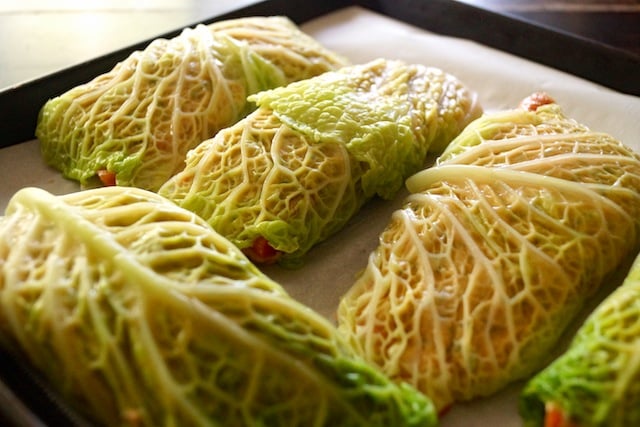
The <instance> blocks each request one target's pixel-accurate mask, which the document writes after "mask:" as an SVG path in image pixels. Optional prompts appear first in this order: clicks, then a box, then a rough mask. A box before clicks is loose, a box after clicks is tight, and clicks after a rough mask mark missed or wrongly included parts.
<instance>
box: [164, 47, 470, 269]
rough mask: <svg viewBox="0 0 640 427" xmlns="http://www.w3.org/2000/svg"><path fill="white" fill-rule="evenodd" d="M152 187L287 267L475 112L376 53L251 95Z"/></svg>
mask: <svg viewBox="0 0 640 427" xmlns="http://www.w3.org/2000/svg"><path fill="white" fill-rule="evenodd" d="M250 99H251V100H252V101H253V102H255V103H256V104H257V105H258V107H259V108H258V109H257V110H256V111H254V112H253V113H251V114H250V115H249V116H247V117H246V118H245V119H243V120H241V121H240V122H238V123H237V124H235V125H234V126H232V127H230V128H227V129H224V130H222V131H221V132H219V133H218V134H217V135H216V136H215V137H214V138H212V139H210V140H208V141H205V142H203V143H202V144H200V145H199V146H198V147H197V148H196V149H194V150H192V151H191V152H190V153H189V155H188V156H187V160H186V167H185V168H184V170H183V171H181V172H180V173H178V174H176V175H175V176H174V177H173V178H171V179H170V180H169V181H168V182H167V183H166V184H165V185H163V186H162V187H161V188H160V190H159V193H160V194H161V195H163V196H165V197H167V198H169V199H171V200H173V201H174V202H176V203H177V204H179V205H180V206H182V207H184V208H187V209H189V210H191V211H193V212H195V213H197V214H198V215H200V216H201V217H203V218H205V219H206V220H207V221H208V222H209V223H210V224H211V225H212V226H213V228H215V229H216V230H217V231H218V232H219V233H221V234H222V235H224V236H225V237H227V238H228V239H229V240H231V241H232V242H233V243H234V244H235V245H237V246H238V247H239V248H241V249H243V250H244V251H245V252H246V253H247V254H248V255H249V256H250V257H251V259H252V260H254V261H256V262H273V261H278V262H280V263H281V264H282V265H286V266H292V265H298V264H300V263H301V262H302V259H303V257H304V255H305V254H306V253H307V252H308V251H309V249H310V248H311V247H313V246H314V245H315V244H317V243H318V242H320V241H322V240H324V239H326V238H327V237H328V236H330V235H331V234H333V233H335V232H336V231H337V230H339V229H340V228H342V227H343V226H344V225H345V223H346V222H347V221H348V220H349V219H350V218H351V217H352V216H353V215H354V214H355V213H356V212H357V211H358V210H359V209H360V208H361V207H362V205H363V204H364V203H365V202H366V201H367V200H369V199H371V198H372V197H374V196H380V197H384V198H391V197H393V196H394V195H395V194H396V193H397V192H398V190H399V189H401V188H402V185H403V182H404V180H405V179H406V178H407V177H408V176H409V175H411V174H412V173H415V172H416V171H418V170H420V169H421V168H422V167H423V166H424V164H425V160H426V157H427V153H428V152H429V151H438V150H440V151H441V150H442V149H443V148H444V147H445V146H446V145H447V144H448V143H449V142H450V140H451V139H453V138H454V137H455V136H456V135H457V134H458V133H459V132H460V131H461V130H462V129H463V128H464V126H465V125H466V124H468V122H469V121H471V120H472V119H473V118H476V117H478V116H479V114H480V107H479V106H478V105H477V103H476V97H475V94H474V93H473V92H472V91H470V90H469V89H468V88H467V87H466V86H465V85H464V84H463V83H462V82H460V81H459V80H458V79H457V78H455V77H454V76H452V75H450V74H447V73H445V72H443V71H442V70H439V69H436V68H433V67H425V66H422V65H412V64H406V63H404V62H401V61H392V60H385V59H377V60H374V61H371V62H368V63H365V64H359V65H354V66H350V67H345V68H342V69H340V70H338V71H333V72H327V73H325V74H322V75H320V76H318V77H314V78H312V79H308V80H303V81H300V82H296V83H292V84H290V85H288V86H286V87H281V88H277V89H273V90H270V91H264V92H260V93H258V94H256V95H253V96H251V97H250Z"/></svg>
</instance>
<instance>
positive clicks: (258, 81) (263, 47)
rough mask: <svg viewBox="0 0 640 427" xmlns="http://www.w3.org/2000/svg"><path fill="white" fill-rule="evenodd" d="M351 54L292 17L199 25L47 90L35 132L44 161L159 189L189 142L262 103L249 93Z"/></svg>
mask: <svg viewBox="0 0 640 427" xmlns="http://www.w3.org/2000/svg"><path fill="white" fill-rule="evenodd" d="M345 64H346V61H345V60H344V59H342V58H340V57H338V56H337V55H335V54H333V53H332V52H330V51H328V50H327V49H325V48H324V47H322V46H321V45H319V44H318V43H317V42H316V41H315V40H313V39H312V38H311V37H309V36H307V35H306V34H304V33H302V32H301V31H300V30H299V29H298V28H297V27H296V26H295V25H294V24H293V23H292V22H291V21H290V20H288V19H287V18H284V17H253V18H242V19H235V20H229V21H222V22H218V23H214V24H211V25H209V26H205V25H198V26H196V27H195V28H187V29H185V30H184V31H183V32H182V33H181V34H180V35H178V36H176V37H175V38H173V39H169V40H167V39H157V40H154V41H153V42H152V43H151V44H150V45H149V46H147V47H146V48H145V49H144V50H142V51H136V52H134V53H132V54H131V55H130V56H129V57H128V58H127V59H125V60H124V61H122V62H121V63H119V64H117V65H116V66H115V67H114V68H113V69H112V70H111V71H110V72H108V73H105V74H103V75H100V76H98V77H96V78H95V79H93V80H92V81H90V82H88V83H86V84H83V85H80V86H77V87H75V88H73V89H71V90H69V91H67V92H65V93H63V94H62V95H60V96H58V97H55V98H53V99H51V100H49V101H48V102H47V103H46V104H45V105H44V106H43V107H42V109H41V111H40V115H39V118H38V124H37V128H36V136H37V137H38V139H39V140H40V142H41V147H42V154H43V156H44V159H45V161H46V162H47V163H48V164H50V165H51V166H53V167H55V168H57V169H59V170H61V171H62V173H63V174H64V175H65V176H66V177H68V178H71V179H74V180H78V181H80V183H81V184H82V185H83V186H85V187H87V186H96V185H97V184H98V183H99V180H98V177H97V175H96V174H97V173H98V172H99V171H104V170H106V171H108V172H109V173H111V174H115V178H116V183H117V184H118V185H132V186H136V187H140V188H144V189H148V190H157V189H158V188H159V187H160V185H162V184H163V183H164V182H165V181H166V180H167V179H168V178H169V177H170V176H172V175H173V174H175V173H176V172H177V171H179V170H180V169H182V167H183V166H184V158H185V155H186V153H187V151H188V150H190V149H191V148H193V147H195V146H196V145H197V144H199V143H200V142H202V141H203V140H205V139H208V138H210V137H211V136H213V135H214V134H215V133H216V132H217V131H218V130H220V129H222V128H224V127H227V126H230V125H231V124H233V123H235V122H236V121H238V120H239V119H240V118H242V117H244V116H245V115H246V114H247V113H249V112H250V111H251V110H252V109H253V108H254V107H253V106H252V105H251V104H249V103H248V102H247V100H246V97H247V96H248V95H249V94H252V93H255V92H258V91H261V90H265V89H270V88H273V87H278V86H282V85H284V84H287V83H290V82H292V81H296V80H300V79H306V78H309V77H312V76H315V75H318V74H320V73H323V72H325V71H328V70H332V69H335V68H338V67H340V66H343V65H345Z"/></svg>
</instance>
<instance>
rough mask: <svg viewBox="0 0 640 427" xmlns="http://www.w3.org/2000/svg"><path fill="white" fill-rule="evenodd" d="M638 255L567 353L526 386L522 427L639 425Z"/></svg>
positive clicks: (523, 398)
mask: <svg viewBox="0 0 640 427" xmlns="http://www.w3.org/2000/svg"><path fill="white" fill-rule="evenodd" d="M639 356H640V256H639V257H637V258H636V260H635V261H634V263H633V265H632V267H631V270H630V272H629V274H628V276H627V277H626V279H625V281H624V282H623V284H622V286H620V287H619V288H617V289H616V290H614V291H613V293H612V294H611V295H609V296H608V297H607V298H606V299H605V300H604V301H603V302H602V303H601V304H600V305H598V307H597V308H596V310H595V311H594V312H593V313H591V314H590V315H589V317H588V318H587V320H586V321H585V322H584V324H583V325H582V326H581V327H580V329H579V330H578V332H577V334H576V336H575V337H574V339H573V340H572V342H571V345H570V346H569V349H568V350H567V351H566V353H564V354H563V355H562V356H560V357H559V358H558V359H557V360H555V361H554V362H553V363H552V364H551V365H549V366H548V367H546V368H545V369H544V370H543V371H542V372H541V373H539V374H538V375H536V376H535V377H534V378H533V379H532V380H531V381H529V382H528V384H527V385H526V387H525V389H524V391H523V393H522V396H521V402H520V413H521V414H522V417H523V419H524V424H525V425H526V426H549V425H551V426H554V427H596V426H597V427H624V426H638V425H640V357H639Z"/></svg>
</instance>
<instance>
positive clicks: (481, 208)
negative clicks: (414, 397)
mask: <svg viewBox="0 0 640 427" xmlns="http://www.w3.org/2000/svg"><path fill="white" fill-rule="evenodd" d="M532 98H535V99H537V101H536V102H534V103H533V104H534V106H533V107H532V109H531V110H527V109H525V108H516V109H513V110H509V111H503V112H496V113H492V114H485V115H484V116H483V117H481V118H479V119H477V120H476V121H474V122H473V123H471V124H470V125H469V126H468V127H467V128H466V129H465V130H464V131H463V132H462V133H461V134H460V135H459V136H458V137H457V138H456V139H455V140H454V141H453V142H452V143H451V144H450V145H449V146H448V147H447V149H446V150H445V151H444V152H443V153H442V155H441V156H440V157H439V158H438V159H437V160H436V164H435V166H434V167H432V168H428V169H425V170H423V171H421V172H419V173H417V174H416V175H413V176H412V177H410V178H409V179H408V180H407V183H406V184H407V187H408V189H409V191H410V193H411V194H410V195H409V196H408V197H407V199H406V200H405V203H404V205H403V207H402V208H401V209H399V210H397V211H395V212H394V213H393V214H392V217H391V218H390V222H389V224H388V225H387V227H386V229H385V230H384V231H383V232H382V234H381V235H380V237H379V245H378V247H377V248H376V249H375V250H374V251H373V252H372V254H371V255H370V258H369V261H368V264H367V265H366V268H365V269H364V271H363V273H362V274H361V276H359V277H358V278H357V280H356V282H355V283H354V285H353V287H352V288H351V289H349V290H348V291H347V293H346V294H345V295H344V296H343V298H342V299H341V301H340V305H339V310H338V311H339V312H338V322H339V330H340V331H341V332H342V333H344V334H345V336H347V337H348V339H350V340H352V341H353V342H355V343H357V346H358V347H359V351H360V352H361V354H362V355H363V356H364V358H365V359H366V360H367V361H369V362H370V363H373V364H375V365H377V366H379V367H380V368H381V369H382V371H383V372H385V373H386V374H387V375H388V376H390V377H391V378H392V379H395V380H397V381H406V382H409V383H410V384H413V385H414V386H415V387H416V388H418V389H419V390H421V391H423V392H424V393H425V394H427V395H428V396H429V397H431V398H432V399H433V400H434V403H435V404H436V406H437V408H438V410H440V411H443V410H445V409H446V408H448V407H449V406H450V405H452V404H453V403H454V402H456V401H467V400H470V399H474V398H477V397H480V396H487V395H490V394H492V393H494V392H496V391H498V390H500V389H501V388H503V387H504V386H506V385H507V384H509V383H511V382H513V381H515V380H518V379H524V378H528V377H530V376H531V375H532V374H533V373H534V372H535V371H536V370H538V369H539V368H541V367H542V365H543V364H544V363H546V362H548V358H547V357H548V355H549V354H550V353H551V350H552V349H553V348H554V346H555V345H556V344H557V343H558V340H559V337H560V335H561V334H562V332H563V331H564V330H565V329H566V328H567V326H568V324H569V322H570V321H571V320H572V319H574V318H576V315H577V314H578V313H579V312H580V310H581V309H582V308H583V307H584V306H585V302H586V301H587V300H588V299H589V298H590V297H591V296H593V295H594V293H595V292H596V291H597V290H598V289H599V288H600V287H601V286H602V283H603V282H604V279H605V277H606V276H607V274H609V273H611V272H612V271H614V270H615V269H616V268H618V266H619V265H621V263H623V262H624V261H625V259H628V257H629V256H631V255H633V254H634V253H635V251H637V249H638V247H639V243H640V239H639V237H640V157H639V156H638V155H637V154H636V153H634V152H633V151H632V150H631V149H630V148H629V147H627V146H625V145H623V144H622V143H621V142H620V141H618V140H617V139H615V138H614V137H613V136H611V135H607V134H604V133H599V132H595V131H592V130H590V129H589V128H587V127H586V126H585V125H582V124H580V123H578V122H576V121H575V120H572V119H570V118H568V117H567V116H565V115H564V113H563V112H562V110H561V108H560V106H559V105H558V104H557V103H555V102H553V100H552V99H550V97H549V96H548V95H547V96H542V95H539V96H538V95H537V96H535V97H532ZM541 98H542V99H545V100H544V102H542V99H541Z"/></svg>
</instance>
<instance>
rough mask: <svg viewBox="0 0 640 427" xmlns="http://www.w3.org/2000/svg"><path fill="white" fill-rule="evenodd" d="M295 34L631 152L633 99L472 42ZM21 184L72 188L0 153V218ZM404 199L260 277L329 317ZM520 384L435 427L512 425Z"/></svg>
mask: <svg viewBox="0 0 640 427" xmlns="http://www.w3.org/2000/svg"><path fill="white" fill-rule="evenodd" d="M478 25H482V23H481V22H478ZM302 29H303V30H304V31H305V32H307V33H308V34H310V35H312V36H313V37H315V38H316V39H317V40H319V41H320V42H321V43H323V44H324V45H325V46H327V47H328V48H330V49H333V50H334V51H336V52H338V53H340V54H342V55H344V56H345V57H347V58H348V59H349V60H350V61H351V62H352V63H362V62H366V61H369V60H372V59H375V58H379V57H385V58H389V59H401V60H404V61H406V62H410V63H420V64H424V65H427V66H435V67H439V68H442V69H443V70H445V71H447V72H449V73H452V74H454V75H456V76H457V77H458V78H460V79H461V80H462V81H464V82H465V83H466V84H467V85H468V86H469V87H471V88H472V89H473V90H475V91H477V93H478V95H479V100H480V103H481V104H482V106H483V108H484V109H485V111H495V110H500V109H506V108H512V107H515V106H517V104H518V103H519V102H520V100H521V99H522V98H524V97H526V96H527V95H529V94H530V93H532V92H534V91H538V90H544V91H546V92H548V93H549V94H550V95H552V96H553V97H554V99H555V100H556V101H557V102H558V103H559V104H560V105H561V106H562V107H563V109H564V111H565V113H566V114H567V115H569V116H570V117H573V118H575V119H576V120H578V121H580V122H582V123H584V124H586V125H588V126H589V127H591V128H592V129H593V130H598V131H602V132H607V133H610V134H612V135H613V136H615V137H616V138H618V139H620V140H621V141H623V142H624V143H626V144H627V145H629V146H631V147H633V148H634V149H636V150H638V151H640V120H638V118H640V98H638V97H633V96H629V95H624V94H621V93H617V92H615V91H612V90H610V89H607V88H604V87H602V86H599V85H596V84H593V83H591V82H588V81H586V80H583V79H580V78H577V77H575V76H572V75H569V74H566V73H563V72H559V71H557V70H554V69H551V68H548V67H545V66H542V65H539V64H536V63H533V62H530V61H527V60H523V59H521V58H518V57H516V56H513V55H510V54H505V53H503V52H500V51H497V50H495V49H490V48H487V47H485V46H482V45H480V44H477V43H475V42H473V41H467V40H460V39H454V38H450V37H443V36H440V35H437V34H433V33H429V32H426V31H423V30H421V29H419V28H415V27H412V26H409V25H407V24H404V23H402V22H399V21H395V20H393V19H390V18H387V17H385V16H382V15H377V14H375V13H372V12H369V11H367V10H365V9H361V8H358V7H350V8H347V9H343V10H339V11H337V12H334V13H331V14H329V15H326V16H323V17H321V18H318V19H315V20H313V21H310V22H308V23H306V24H304V25H303V26H302ZM487 31H491V29H490V28H487ZM550 48H551V47H550ZM26 186H38V187H41V188H44V189H46V190H48V191H51V192H53V193H54V194H63V193H67V192H71V191H76V190H78V189H79V187H78V186H77V184H76V183H74V182H71V181H67V180H65V179H63V178H62V177H61V176H60V175H59V173H58V172H56V171H54V170H52V169H50V168H48V167H47V166H46V165H44V164H43V162H42V160H41V158H40V154H39V147H38V143H37V141H27V142H25V143H23V144H19V145H16V146H13V147H9V148H5V149H1V150H0V209H1V211H2V212H4V208H5V206H6V204H7V202H8V200H9V198H10V197H11V196H12V195H13V193H15V191H17V190H18V189H19V188H22V187H26ZM404 196H405V193H404V192H403V193H401V194H399V195H398V197H397V198H396V199H395V200H393V201H387V202H382V201H379V200H374V201H372V202H371V203H369V204H368V205H367V206H365V209H363V211H362V212H361V213H360V214H359V215H357V216H356V217H355V218H354V219H353V220H352V221H351V223H350V224H349V225H348V226H347V227H346V229H344V230H343V231H342V232H341V233H339V234H338V235H336V236H334V237H332V238H330V239H329V240H327V241H326V242H324V243H322V244H320V245H319V246H317V247H316V248H315V249H313V250H312V251H311V252H310V253H309V255H308V259H307V262H306V264H305V266H304V267H303V268H301V269H298V270H293V271H292V270H283V269H281V268H279V267H277V266H272V267H269V268H265V269H264V271H265V272H266V273H267V274H269V275H270V276H271V277H272V278H274V279H275V280H277V281H278V282H280V283H281V284H283V285H284V286H285V287H286V288H287V289H288V291H289V292H290V293H291V295H292V296H294V297H295V298H297V299H299V300H300V301H302V302H304V303H306V304H308V305H309V306H310V307H312V308H313V309H315V310H317V311H319V312H320V313H322V314H323V315H325V316H327V317H329V318H331V319H334V313H335V309H336V307H337V304H338V301H339V298H340V296H341V295H342V294H343V293H344V292H345V291H346V290H347V289H348V288H349V287H350V286H351V284H352V283H353V281H354V278H355V276H356V275H357V273H358V272H359V271H360V270H361V269H363V268H364V266H365V264H366V260H367V257H368V256H369V253H370V252H371V251H372V250H373V249H374V248H375V246H376V243H377V236H378V234H379V233H380V232H381V231H382V230H383V228H384V226H385V225H386V223H387V221H388V219H389V216H390V214H391V212H392V211H393V210H395V209H396V208H398V207H399V206H400V205H401V203H402V199H403V198H404ZM623 273H624V272H620V275H621V276H623ZM520 387H521V384H519V383H517V384H514V385H512V386H510V387H508V388H507V389H505V390H503V391H502V392H500V393H498V394H496V395H494V396H491V397H487V398H482V399H478V400H476V401H474V402H471V403H465V404H458V405H456V406H454V408H453V409H452V410H451V411H450V412H449V413H448V414H447V415H446V416H444V417H443V419H442V421H441V426H442V427H458V426H460V427H462V426H465V427H474V426H478V427H480V426H491V425H499V426H501V427H509V426H519V425H521V421H520V418H519V417H518V414H517V398H518V392H519V390H520Z"/></svg>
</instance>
